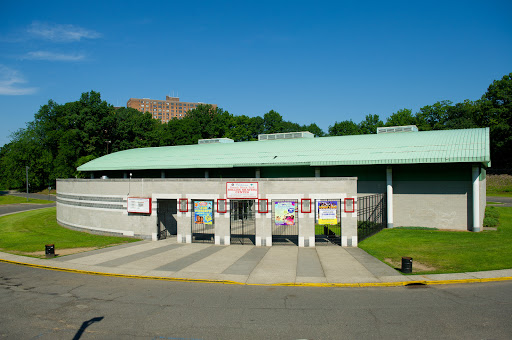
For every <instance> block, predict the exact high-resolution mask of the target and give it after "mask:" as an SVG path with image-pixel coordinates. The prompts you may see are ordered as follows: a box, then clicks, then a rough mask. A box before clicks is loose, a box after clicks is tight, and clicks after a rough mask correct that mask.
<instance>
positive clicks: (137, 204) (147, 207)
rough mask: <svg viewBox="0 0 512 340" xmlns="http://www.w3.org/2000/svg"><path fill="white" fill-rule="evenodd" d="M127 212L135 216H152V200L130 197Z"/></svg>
mask: <svg viewBox="0 0 512 340" xmlns="http://www.w3.org/2000/svg"><path fill="white" fill-rule="evenodd" d="M126 205H127V210H128V212H129V213H134V214H151V198H145V197H128V199H127V204H126Z"/></svg>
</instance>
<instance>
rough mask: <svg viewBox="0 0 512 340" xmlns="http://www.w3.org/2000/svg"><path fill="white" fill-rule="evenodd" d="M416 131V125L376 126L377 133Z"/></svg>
mask: <svg viewBox="0 0 512 340" xmlns="http://www.w3.org/2000/svg"><path fill="white" fill-rule="evenodd" d="M396 132H418V127H417V126H416V125H405V126H387V127H378V128H377V133H396Z"/></svg>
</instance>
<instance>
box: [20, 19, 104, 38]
mask: <svg viewBox="0 0 512 340" xmlns="http://www.w3.org/2000/svg"><path fill="white" fill-rule="evenodd" d="M27 32H28V33H30V34H31V35H33V36H35V37H38V38H41V39H45V40H50V41H54V42H72V41H80V40H81V39H83V38H86V39H96V38H99V37H101V34H100V33H98V32H96V31H92V30H88V29H85V28H82V27H78V26H75V25H59V24H47V23H42V22H39V21H34V22H33V23H32V24H31V25H30V26H29V27H28V29H27Z"/></svg>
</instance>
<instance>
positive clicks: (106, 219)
mask: <svg viewBox="0 0 512 340" xmlns="http://www.w3.org/2000/svg"><path fill="white" fill-rule="evenodd" d="M226 182H258V186H259V188H258V198H259V199H268V202H269V205H270V206H269V212H268V213H257V212H256V245H271V240H272V228H271V225H272V223H273V221H272V206H271V204H272V200H275V199H290V200H292V199H293V200H297V201H298V203H299V207H300V202H301V199H303V198H310V199H312V200H314V199H340V200H343V199H345V198H354V199H356V205H357V179H356V178H342V177H337V178H326V177H324V178H280V179H261V178H251V179H247V178H243V179H237V178H230V179H217V178H203V179H199V178H196V179H106V180H103V179H94V180H82V179H68V180H58V181H57V220H58V222H59V223H61V224H63V225H65V226H69V227H72V228H78V229H80V228H81V229H89V230H91V231H94V232H100V233H109V234H121V235H127V236H137V237H142V238H146V239H153V240H155V239H156V237H157V232H158V229H157V228H158V227H157V202H158V199H176V200H177V202H178V204H179V199H180V198H181V199H187V201H188V204H189V210H188V212H179V209H178V212H177V214H176V220H177V224H178V227H177V239H178V242H191V239H192V231H191V229H192V228H191V226H192V209H191V206H190V204H191V202H190V201H191V200H192V199H204V200H214V211H216V201H217V199H226V198H227V197H226ZM128 197H149V198H151V199H152V213H151V214H147V215H141V214H129V213H128V212H127V198H128ZM228 203H229V200H228ZM214 214H215V217H214V218H215V243H216V244H229V236H230V219H229V210H228V212H227V213H217V212H215V213H214ZM341 215H342V216H341V218H342V244H343V245H345V246H357V210H356V212H354V213H344V212H342V214H341ZM298 218H299V245H300V246H310V247H312V246H314V242H315V237H314V236H315V214H314V208H312V212H311V213H302V212H300V210H299V213H298Z"/></svg>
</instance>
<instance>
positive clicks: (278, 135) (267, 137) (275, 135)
mask: <svg viewBox="0 0 512 340" xmlns="http://www.w3.org/2000/svg"><path fill="white" fill-rule="evenodd" d="M295 138H315V135H314V134H312V133H311V132H309V131H301V132H282V133H270V134H261V135H258V140H277V139H295Z"/></svg>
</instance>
